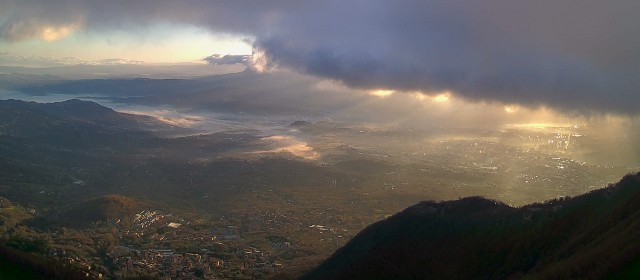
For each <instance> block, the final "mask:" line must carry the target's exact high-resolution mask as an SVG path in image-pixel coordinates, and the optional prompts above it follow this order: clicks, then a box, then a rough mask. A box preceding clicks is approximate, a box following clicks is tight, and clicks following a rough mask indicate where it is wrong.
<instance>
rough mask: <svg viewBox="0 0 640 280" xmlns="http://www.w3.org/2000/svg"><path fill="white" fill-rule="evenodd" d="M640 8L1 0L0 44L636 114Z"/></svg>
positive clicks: (563, 0)
mask: <svg viewBox="0 0 640 280" xmlns="http://www.w3.org/2000/svg"><path fill="white" fill-rule="evenodd" d="M639 10H640V1H637V0H617V1H600V0H553V1H551V0H536V1H534V0H528V1H509V0H486V1H475V0H450V1H435V0H399V1H382V0H368V1H364V0H351V1H338V0H326V1H311V0H272V1H249V0H237V1H207V0H185V1H170V0H137V1H118V0H114V1H85V0H55V1H43V0H0V52H2V54H4V55H5V56H6V55H14V56H16V55H17V56H22V57H29V56H51V57H78V58H80V59H82V60H101V59H107V58H118V59H126V60H132V61H135V60H142V61H147V62H171V63H175V62H179V61H198V60H202V59H203V58H205V57H208V56H210V55H213V54H222V55H225V54H229V55H236V56H234V57H227V58H226V59H221V58H222V56H214V57H209V59H208V60H207V61H209V62H210V63H214V64H218V63H237V62H243V63H250V64H251V65H249V66H250V67H252V68H253V69H255V70H259V71H292V72H296V73H300V74H304V75H310V76H314V77H318V78H321V79H326V80H330V81H335V82H338V83H340V84H342V85H345V86H347V87H350V88H353V89H358V90H368V91H372V92H378V93H385V92H397V93H408V94H414V93H418V94H423V95H426V96H431V97H433V96H438V95H441V94H442V93H445V92H446V93H448V94H450V95H451V96H455V97H456V98H459V99H462V100H466V101H470V102H476V103H481V102H489V103H492V102H500V103H503V104H505V105H511V104H515V105H516V106H521V107H528V108H539V107H548V108H552V109H554V110H558V111H563V112H574V113H577V114H583V115H589V114H620V115H638V113H639V112H640V106H638V104H640V93H639V91H640V20H638V19H637V11H639ZM250 54H251V55H252V57H251V59H246V57H245V56H246V55H250ZM514 108H515V107H514Z"/></svg>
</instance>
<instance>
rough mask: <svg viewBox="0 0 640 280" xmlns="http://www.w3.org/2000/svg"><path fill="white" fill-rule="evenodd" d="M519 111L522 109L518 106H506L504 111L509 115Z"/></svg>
mask: <svg viewBox="0 0 640 280" xmlns="http://www.w3.org/2000/svg"><path fill="white" fill-rule="evenodd" d="M518 110H520V107H518V106H517V105H507V106H504V111H505V112H507V114H513V113H515V112H518Z"/></svg>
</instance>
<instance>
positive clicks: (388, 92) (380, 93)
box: [369, 89, 395, 97]
mask: <svg viewBox="0 0 640 280" xmlns="http://www.w3.org/2000/svg"><path fill="white" fill-rule="evenodd" d="M394 93H395V91H394V90H388V89H377V90H372V91H369V94H371V95H373V96H377V97H388V96H391V95H392V94H394Z"/></svg>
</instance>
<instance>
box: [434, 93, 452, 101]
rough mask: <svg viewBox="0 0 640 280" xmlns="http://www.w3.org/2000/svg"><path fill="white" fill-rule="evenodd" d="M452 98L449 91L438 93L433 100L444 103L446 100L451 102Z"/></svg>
mask: <svg viewBox="0 0 640 280" xmlns="http://www.w3.org/2000/svg"><path fill="white" fill-rule="evenodd" d="M450 98H451V94H449V93H448V92H445V93H441V94H438V95H436V96H434V97H433V98H432V100H433V101H434V102H438V103H444V102H449V99H450Z"/></svg>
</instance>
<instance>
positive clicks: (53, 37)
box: [39, 24, 78, 42]
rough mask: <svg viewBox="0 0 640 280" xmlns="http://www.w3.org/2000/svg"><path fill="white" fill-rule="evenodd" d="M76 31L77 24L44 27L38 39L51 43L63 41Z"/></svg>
mask: <svg viewBox="0 0 640 280" xmlns="http://www.w3.org/2000/svg"><path fill="white" fill-rule="evenodd" d="M76 29H78V25H77V24H69V25H63V26H45V27H43V28H42V29H41V30H40V34H39V37H40V39H42V40H44V41H47V42H53V41H57V40H60V39H63V38H65V37H67V36H69V35H71V33H73V32H74V31H75V30H76Z"/></svg>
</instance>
